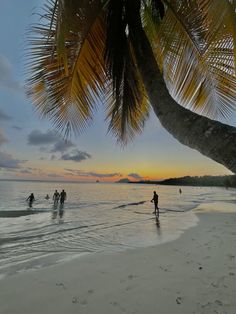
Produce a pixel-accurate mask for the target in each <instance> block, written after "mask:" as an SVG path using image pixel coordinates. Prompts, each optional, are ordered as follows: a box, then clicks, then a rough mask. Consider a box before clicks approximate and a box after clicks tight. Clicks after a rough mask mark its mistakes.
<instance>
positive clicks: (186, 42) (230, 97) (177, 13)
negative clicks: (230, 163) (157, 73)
mask: <svg viewBox="0 0 236 314" xmlns="http://www.w3.org/2000/svg"><path fill="white" fill-rule="evenodd" d="M164 2H165V4H166V6H167V10H166V12H165V16H164V18H163V20H162V22H161V23H160V26H156V27H154V28H153V25H155V24H154V23H152V31H153V29H154V30H156V36H155V34H154V35H153V34H152V36H150V34H149V33H148V32H147V34H148V36H149V38H150V41H151V43H152V47H153V50H154V52H155V55H156V58H157V60H158V63H159V65H160V68H161V69H162V71H163V74H164V77H165V80H166V83H167V85H168V88H169V91H170V93H171V95H172V97H174V98H175V99H176V100H177V101H178V102H179V103H180V104H181V105H183V106H185V107H187V108H189V109H191V110H194V111H197V112H199V113H201V114H204V115H206V116H210V117H213V118H216V117H220V118H221V117H227V116H228V115H229V114H230V113H231V112H232V110H233V109H235V107H236V103H235V98H236V75H235V60H236V59H235V57H236V53H235V47H236V36H235V32H236V24H235V23H236V19H235V7H234V8H233V2H232V1H229V0H224V1H223V0H215V1H211V0H182V1H178V2H172V1H164ZM147 16H148V18H147ZM148 19H149V20H148ZM148 21H149V24H150V23H151V22H152V21H151V15H150V13H149V15H148V14H146V19H145V22H146V23H148ZM153 32H154V31H153Z"/></svg>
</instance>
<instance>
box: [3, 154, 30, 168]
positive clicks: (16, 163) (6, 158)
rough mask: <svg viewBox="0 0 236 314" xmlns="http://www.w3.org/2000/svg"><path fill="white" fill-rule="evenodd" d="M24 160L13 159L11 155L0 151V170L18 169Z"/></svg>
mask: <svg viewBox="0 0 236 314" xmlns="http://www.w3.org/2000/svg"><path fill="white" fill-rule="evenodd" d="M24 162H26V160H19V159H14V158H13V157H12V155H10V154H8V153H5V152H1V151H0V168H12V169H15V168H20V166H21V164H22V163H24Z"/></svg>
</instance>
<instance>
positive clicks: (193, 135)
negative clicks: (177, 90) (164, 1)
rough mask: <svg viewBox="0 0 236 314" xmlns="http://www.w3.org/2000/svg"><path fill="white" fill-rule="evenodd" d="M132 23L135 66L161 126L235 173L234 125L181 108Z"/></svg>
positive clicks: (137, 26) (137, 23)
mask: <svg viewBox="0 0 236 314" xmlns="http://www.w3.org/2000/svg"><path fill="white" fill-rule="evenodd" d="M131 1H132V0H131ZM132 10H134V7H132ZM134 15H135V14H134V11H133V16H134ZM133 22H134V23H133V25H131V27H130V29H129V30H130V38H131V42H132V45H133V47H134V51H135V55H136V59H137V64H138V68H139V70H140V73H141V75H142V78H143V82H144V85H145V88H146V91H147V94H148V97H149V100H150V103H151V105H152V107H153V109H154V112H155V113H156V115H157V117H158V119H159V120H160V122H161V124H162V126H163V127H164V128H165V129H166V130H167V131H168V132H169V133H170V134H172V135H173V136H174V137H175V138H176V139H177V140H178V141H179V142H180V143H182V144H184V145H187V146H189V147H191V148H193V149H196V150H198V151H199V152H200V153H202V154H203V155H205V156H207V157H209V158H211V159H213V160H215V161H216V162H218V163H220V164H222V165H224V166H225V167H227V168H228V169H229V170H231V171H232V172H234V173H236V128H235V127H232V126H229V125H226V124H223V123H220V122H218V121H214V120H211V119H208V118H206V117H204V116H200V115H198V114H196V113H194V112H192V111H190V110H188V109H185V108H183V107H182V106H180V105H179V104H178V103H177V102H176V101H175V100H174V99H173V98H172V97H171V96H170V94H169V92H168V89H167V87H166V84H165V82H164V79H163V77H162V74H161V72H160V70H159V68H158V65H157V62H156V60H155V57H154V55H153V52H152V48H151V46H150V43H149V41H148V39H147V36H146V34H145V32H144V30H143V28H142V25H141V21H140V20H139V21H137V19H135V18H134V19H133ZM132 30H133V31H132Z"/></svg>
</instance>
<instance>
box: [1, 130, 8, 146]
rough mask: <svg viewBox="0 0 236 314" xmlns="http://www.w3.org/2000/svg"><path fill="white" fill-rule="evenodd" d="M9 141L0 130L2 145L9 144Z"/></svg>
mask: <svg viewBox="0 0 236 314" xmlns="http://www.w3.org/2000/svg"><path fill="white" fill-rule="evenodd" d="M7 142H8V140H7V139H6V137H5V135H4V134H3V131H2V130H1V129H0V145H2V144H4V143H7Z"/></svg>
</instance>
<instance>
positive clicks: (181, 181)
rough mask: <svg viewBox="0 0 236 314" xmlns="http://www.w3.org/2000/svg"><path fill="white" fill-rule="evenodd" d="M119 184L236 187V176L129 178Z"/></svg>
mask: <svg viewBox="0 0 236 314" xmlns="http://www.w3.org/2000/svg"><path fill="white" fill-rule="evenodd" d="M117 183H136V184H160V185H186V186H187V185H188V186H223V187H236V175H228V176H200V177H199V176H195V177H191V176H185V177H180V178H169V179H165V180H162V181H152V180H140V181H131V180H129V179H128V178H124V179H121V180H119V181H117Z"/></svg>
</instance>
